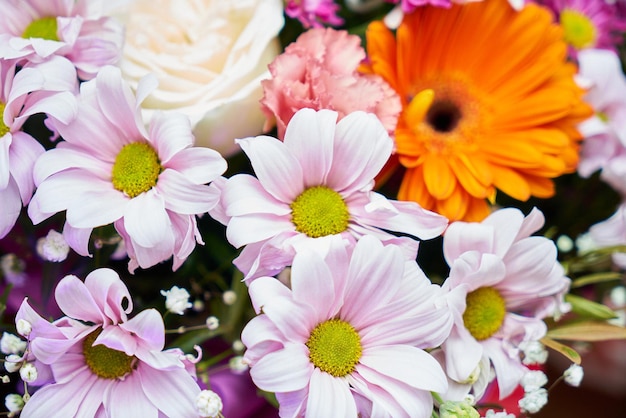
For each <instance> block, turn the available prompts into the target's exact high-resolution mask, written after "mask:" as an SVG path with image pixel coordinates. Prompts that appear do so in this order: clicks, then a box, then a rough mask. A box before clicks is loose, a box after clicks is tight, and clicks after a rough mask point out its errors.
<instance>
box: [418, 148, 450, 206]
mask: <svg viewBox="0 0 626 418" xmlns="http://www.w3.org/2000/svg"><path fill="white" fill-rule="evenodd" d="M424 181H425V183H426V188H427V189H428V191H429V193H430V194H431V195H432V196H433V197H434V198H435V199H447V198H448V197H450V195H452V192H453V191H454V188H455V187H456V176H454V172H453V171H452V169H451V168H450V165H449V164H448V162H447V161H446V160H445V159H444V158H443V157H440V156H436V155H429V156H428V157H427V158H426V159H425V160H424Z"/></svg>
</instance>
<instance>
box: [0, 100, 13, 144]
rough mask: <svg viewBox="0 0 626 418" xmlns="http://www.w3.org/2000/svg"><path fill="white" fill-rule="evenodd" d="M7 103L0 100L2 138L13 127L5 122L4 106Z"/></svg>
mask: <svg viewBox="0 0 626 418" xmlns="http://www.w3.org/2000/svg"><path fill="white" fill-rule="evenodd" d="M5 106H6V105H5V104H4V103H2V102H0V138H2V137H3V136H4V135H6V134H7V133H8V132H9V131H10V130H11V129H9V127H8V126H6V125H5V124H4V108H5Z"/></svg>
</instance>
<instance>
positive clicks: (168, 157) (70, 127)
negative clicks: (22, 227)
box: [28, 66, 226, 271]
mask: <svg viewBox="0 0 626 418" xmlns="http://www.w3.org/2000/svg"><path fill="white" fill-rule="evenodd" d="M154 80H155V79H154V78H149V79H144V80H143V81H142V82H141V83H140V84H139V86H138V89H137V90H138V91H137V98H135V96H133V94H132V92H131V89H130V87H129V86H128V85H127V84H126V82H124V81H123V79H122V76H121V74H120V71H119V69H117V68H115V67H111V66H107V67H104V68H103V69H102V70H101V71H100V73H99V74H98V76H97V77H96V78H95V79H93V80H91V81H88V82H85V83H83V84H82V85H81V91H80V97H79V99H78V102H79V110H78V117H77V118H76V119H74V120H73V121H72V122H70V123H69V124H62V123H57V124H56V127H57V128H58V131H59V133H60V134H61V136H62V137H63V138H64V139H65V141H64V142H62V143H61V144H59V145H58V146H57V148H55V149H53V150H50V151H48V152H46V153H45V154H44V155H42V156H41V157H40V158H39V159H38V161H37V163H36V164H35V171H34V177H35V183H36V185H37V191H36V192H35V195H34V196H33V199H32V200H31V202H30V205H29V207H28V214H29V216H30V217H31V219H32V220H33V222H34V223H35V224H38V223H39V222H41V221H43V220H44V219H46V218H48V217H49V216H51V215H53V214H55V213H57V212H60V211H63V210H66V225H65V228H64V234H65V237H66V239H67V241H68V243H69V244H70V246H71V247H72V248H73V249H74V250H75V251H77V252H78V253H79V254H81V255H87V254H88V253H89V251H88V242H89V237H90V235H91V231H92V229H93V228H95V227H98V226H103V225H108V224H111V223H114V226H115V228H116V229H117V231H118V232H119V233H120V234H121V235H122V237H123V238H124V240H125V245H126V249H127V251H128V254H129V255H130V257H131V260H130V263H129V269H130V270H131V271H134V269H135V268H137V267H138V266H139V267H142V268H147V267H150V266H152V265H155V264H156V263H159V262H161V261H164V260H166V259H168V258H170V257H171V256H174V269H176V268H178V267H179V266H180V265H181V264H182V263H183V261H184V260H185V259H186V258H187V257H188V256H189V254H190V253H191V251H192V250H193V249H194V248H195V245H196V242H197V243H202V238H201V237H200V234H199V231H198V228H197V223H196V215H201V214H204V213H205V212H207V211H208V210H210V209H212V208H213V206H215V205H216V203H217V200H218V195H217V193H215V192H214V191H213V189H210V188H209V186H207V185H206V183H209V182H210V181H212V180H213V179H215V178H216V177H218V176H219V175H220V174H222V173H223V172H224V170H225V169H226V162H225V160H224V159H223V158H222V157H221V156H220V155H219V153H217V152H216V151H214V150H211V149H208V148H203V147H193V141H194V138H193V135H192V133H191V126H190V123H189V120H188V118H187V117H186V116H183V115H180V114H176V113H169V114H165V113H158V114H155V116H154V117H153V118H152V120H151V123H150V127H149V130H148V131H146V129H145V127H144V125H143V122H142V120H141V109H140V107H139V106H140V103H141V101H142V100H143V99H144V98H145V97H146V94H147V93H149V91H150V90H151V89H152V88H154Z"/></svg>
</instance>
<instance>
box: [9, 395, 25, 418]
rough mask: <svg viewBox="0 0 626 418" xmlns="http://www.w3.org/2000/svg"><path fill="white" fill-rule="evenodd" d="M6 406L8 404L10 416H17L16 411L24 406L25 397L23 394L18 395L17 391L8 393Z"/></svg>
mask: <svg viewBox="0 0 626 418" xmlns="http://www.w3.org/2000/svg"><path fill="white" fill-rule="evenodd" d="M4 406H6V408H7V409H8V410H9V412H10V414H9V416H15V413H17V412H19V411H21V410H22V408H24V398H22V395H18V394H17V393H11V394H8V395H7V396H6V397H5V398H4Z"/></svg>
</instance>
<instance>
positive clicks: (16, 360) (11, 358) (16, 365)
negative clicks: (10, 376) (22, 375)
mask: <svg viewBox="0 0 626 418" xmlns="http://www.w3.org/2000/svg"><path fill="white" fill-rule="evenodd" d="M23 361H24V359H23V358H22V356H18V355H17V354H9V355H8V356H6V357H5V358H4V368H5V369H6V371H7V372H9V373H13V372H16V371H18V370H19V369H20V367H22V362H23Z"/></svg>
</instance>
